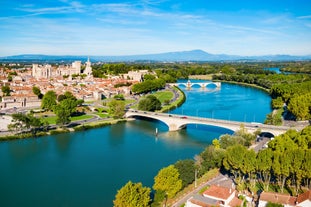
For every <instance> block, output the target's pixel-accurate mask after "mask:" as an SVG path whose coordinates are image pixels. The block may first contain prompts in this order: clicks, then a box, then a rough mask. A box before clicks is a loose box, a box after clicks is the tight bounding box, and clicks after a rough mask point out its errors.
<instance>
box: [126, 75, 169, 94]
mask: <svg viewBox="0 0 311 207" xmlns="http://www.w3.org/2000/svg"><path fill="white" fill-rule="evenodd" d="M165 83H166V82H165V80H163V79H161V78H158V79H154V80H146V81H144V82H141V83H136V84H134V85H133V86H132V92H133V93H135V94H141V93H148V92H151V91H156V90H159V89H162V88H164V87H165Z"/></svg>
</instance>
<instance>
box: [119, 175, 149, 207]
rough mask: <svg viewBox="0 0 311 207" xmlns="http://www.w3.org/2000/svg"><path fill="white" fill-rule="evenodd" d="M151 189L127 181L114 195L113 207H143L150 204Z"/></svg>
mask: <svg viewBox="0 0 311 207" xmlns="http://www.w3.org/2000/svg"><path fill="white" fill-rule="evenodd" d="M150 192H151V189H150V188H148V187H143V185H142V183H132V182H131V181H129V182H128V183H126V185H125V186H123V187H122V188H121V189H120V190H118V193H117V194H116V197H115V200H114V201H113V204H114V206H115V207H145V206H149V203H150V200H151V199H150Z"/></svg>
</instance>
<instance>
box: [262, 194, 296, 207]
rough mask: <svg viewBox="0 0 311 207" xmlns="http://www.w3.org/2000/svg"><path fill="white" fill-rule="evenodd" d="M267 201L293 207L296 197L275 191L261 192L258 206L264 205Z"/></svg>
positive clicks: (263, 206)
mask: <svg viewBox="0 0 311 207" xmlns="http://www.w3.org/2000/svg"><path fill="white" fill-rule="evenodd" d="M268 202H271V203H278V204H282V205H284V207H293V206H296V197H294V196H290V195H286V194H281V193H275V192H262V193H261V194H260V196H259V203H258V207H265V206H266V204H267V203H268Z"/></svg>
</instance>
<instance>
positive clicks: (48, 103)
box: [41, 91, 57, 111]
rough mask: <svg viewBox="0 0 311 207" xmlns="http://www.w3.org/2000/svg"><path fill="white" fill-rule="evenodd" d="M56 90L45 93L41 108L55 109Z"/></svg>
mask: <svg viewBox="0 0 311 207" xmlns="http://www.w3.org/2000/svg"><path fill="white" fill-rule="evenodd" d="M56 97H57V96H56V93H55V91H48V92H46V93H45V94H44V96H43V98H42V101H41V108H43V109H47V110H49V111H53V110H54V107H55V106H56V105H57V102H56Z"/></svg>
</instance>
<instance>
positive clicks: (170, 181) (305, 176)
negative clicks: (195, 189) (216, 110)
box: [114, 126, 311, 206]
mask: <svg viewBox="0 0 311 207" xmlns="http://www.w3.org/2000/svg"><path fill="white" fill-rule="evenodd" d="M258 133H260V132H259V131H258V132H256V133H254V134H250V133H248V132H247V131H246V130H245V129H244V128H243V127H241V129H240V130H238V131H237V132H236V133H235V134H234V135H228V134H226V135H223V136H221V137H220V138H219V140H217V139H215V140H213V144H212V145H210V146H208V147H207V148H206V149H205V150H204V151H203V152H202V153H200V154H199V155H197V156H195V159H194V160H192V159H186V160H179V161H177V162H176V163H175V164H172V165H169V166H167V167H164V168H162V169H161V170H160V171H159V172H158V174H157V175H156V176H155V177H154V185H153V189H154V190H155V195H154V197H153V199H151V197H150V193H151V189H150V188H149V187H143V186H142V184H141V183H138V184H134V183H132V182H131V181H129V182H128V183H127V184H126V185H125V186H123V187H122V188H121V189H120V190H119V191H118V193H117V194H116V198H115V200H114V204H115V206H123V205H124V204H126V206H150V205H151V206H160V205H161V203H162V202H164V201H165V200H166V199H167V198H173V197H174V196H175V195H176V194H177V193H178V192H179V191H181V190H182V189H184V188H185V187H186V186H188V185H189V184H191V183H193V182H194V180H195V176H194V175H197V176H198V177H200V176H202V175H203V174H204V173H206V172H207V171H209V170H210V169H213V168H220V169H223V171H226V172H227V173H229V174H231V175H232V176H233V178H234V181H235V183H236V184H237V190H238V191H240V192H242V191H249V192H250V193H253V194H256V193H257V191H258V190H261V191H268V190H273V191H276V192H284V191H285V190H286V191H287V192H288V193H289V194H291V195H298V194H299V193H301V192H303V188H309V189H310V187H311V186H310V181H311V126H308V127H306V128H305V129H304V130H302V131H301V132H297V131H295V130H289V131H287V132H286V133H285V134H282V135H280V136H278V137H276V138H275V139H274V140H271V141H270V142H269V144H268V146H269V147H268V148H266V149H262V150H260V151H259V152H258V153H256V152H255V151H254V150H253V149H248V147H249V146H250V145H251V144H252V143H253V142H254V140H255V138H256V134H258ZM146 192H148V193H146ZM129 196H130V197H129ZM122 204H123V205H122Z"/></svg>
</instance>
